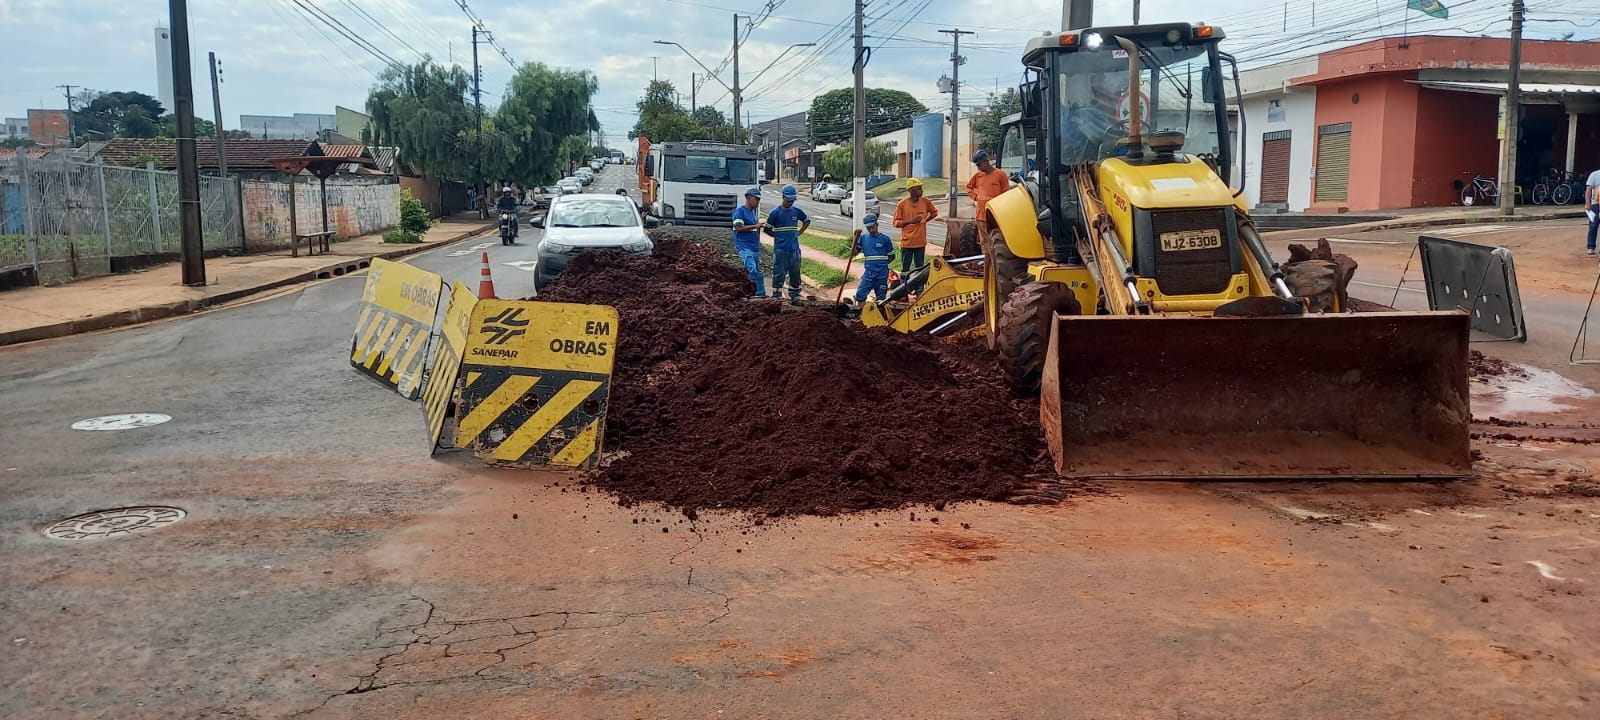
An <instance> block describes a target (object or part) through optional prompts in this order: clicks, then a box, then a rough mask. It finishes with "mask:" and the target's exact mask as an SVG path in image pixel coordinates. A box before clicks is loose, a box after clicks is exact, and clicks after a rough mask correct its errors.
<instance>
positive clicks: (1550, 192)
mask: <svg viewBox="0 0 1600 720" xmlns="http://www.w3.org/2000/svg"><path fill="white" fill-rule="evenodd" d="M1528 199H1529V200H1530V201H1532V202H1533V204H1535V205H1543V204H1545V203H1553V204H1555V205H1570V204H1572V203H1575V202H1579V201H1581V200H1582V199H1583V178H1581V177H1578V176H1577V175H1574V174H1572V173H1570V172H1567V171H1565V170H1559V169H1556V168H1550V169H1549V170H1546V171H1545V172H1544V176H1543V177H1541V178H1539V182H1537V183H1535V184H1534V186H1533V189H1532V190H1531V191H1529V194H1528Z"/></svg>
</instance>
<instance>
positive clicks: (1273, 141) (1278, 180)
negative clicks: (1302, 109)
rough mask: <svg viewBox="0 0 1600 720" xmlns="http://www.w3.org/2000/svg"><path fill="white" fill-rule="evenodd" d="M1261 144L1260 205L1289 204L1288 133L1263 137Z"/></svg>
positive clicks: (1281, 131)
mask: <svg viewBox="0 0 1600 720" xmlns="http://www.w3.org/2000/svg"><path fill="white" fill-rule="evenodd" d="M1261 140H1262V143H1261V203H1262V204H1264V205H1265V204H1275V205H1286V204H1288V203H1289V131H1288V130H1279V131H1278V132H1270V133H1267V134H1266V135H1263V136H1262V138H1261Z"/></svg>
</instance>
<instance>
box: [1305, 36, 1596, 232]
mask: <svg viewBox="0 0 1600 720" xmlns="http://www.w3.org/2000/svg"><path fill="white" fill-rule="evenodd" d="M1510 52H1511V50H1510V41H1509V40H1507V39H1505V38H1469V37H1441V36H1420V37H1410V38H1384V39H1381V40H1374V41H1372V42H1368V43H1362V44H1360V45H1355V46H1351V47H1347V48H1342V49H1339V50H1333V51H1329V52H1325V53H1322V54H1321V55H1320V56H1318V58H1317V71H1316V73H1315V74H1313V75H1309V76H1305V77H1299V78H1295V79H1294V80H1293V81H1292V83H1291V84H1292V85H1294V86H1302V87H1314V88H1315V92H1316V121H1315V124H1316V132H1315V138H1314V143H1315V146H1314V147H1315V150H1314V155H1313V157H1314V167H1313V169H1312V173H1313V180H1312V198H1311V200H1312V202H1311V209H1312V210H1313V211H1316V210H1324V211H1337V210H1353V211H1364V210H1378V209H1385V208H1405V207H1423V206H1442V205H1451V204H1459V203H1460V202H1461V187H1462V184H1463V183H1466V182H1470V180H1471V179H1472V177H1473V175H1474V174H1482V175H1483V176H1485V177H1497V176H1498V175H1499V158H1500V142H1501V140H1500V135H1501V133H1500V131H1499V118H1500V110H1499V107H1500V103H1501V101H1502V99H1503V97H1504V95H1505V91H1506V85H1507V80H1508V76H1509V73H1508V67H1509V62H1508V61H1509V57H1510ZM1519 84H1520V85H1521V87H1522V89H1523V95H1522V103H1521V105H1522V108H1521V110H1522V115H1521V118H1522V129H1521V140H1520V142H1519V143H1518V147H1517V156H1518V163H1517V172H1516V176H1517V179H1518V182H1519V184H1521V185H1522V186H1523V187H1524V188H1527V187H1531V186H1532V184H1533V182H1534V181H1535V180H1536V179H1537V178H1538V177H1539V176H1540V174H1541V173H1542V172H1543V171H1545V170H1546V169H1549V168H1556V169H1562V170H1568V171H1574V172H1580V173H1585V174H1586V173H1588V172H1589V171H1590V170H1593V169H1595V168H1600V43H1590V42H1563V41H1549V40H1530V41H1524V42H1523V45H1522V67H1521V77H1520V80H1519Z"/></svg>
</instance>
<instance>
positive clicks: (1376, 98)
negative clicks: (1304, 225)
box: [1312, 73, 1418, 211]
mask: <svg viewBox="0 0 1600 720" xmlns="http://www.w3.org/2000/svg"><path fill="white" fill-rule="evenodd" d="M1406 79H1407V78H1406V77H1405V76H1404V75H1403V74H1401V73H1391V74H1387V75H1358V76H1355V77H1352V78H1351V79H1348V80H1340V81H1336V82H1330V83H1326V84H1323V85H1320V86H1318V88H1317V120H1316V124H1317V127H1323V126H1327V125H1335V124H1338V123H1346V122H1347V123H1350V183H1349V193H1348V195H1347V196H1346V199H1345V201H1344V202H1324V203H1318V202H1313V203H1312V207H1313V208H1316V209H1323V210H1337V209H1339V208H1346V209H1349V210H1352V211H1366V210H1379V209H1384V208H1403V207H1409V206H1410V204H1411V185H1412V174H1411V171H1412V169H1413V167H1414V165H1415V155H1416V151H1417V143H1416V128H1417V101H1418V88H1417V86H1416V85H1412V84H1410V83H1407V82H1406ZM1313 157H1315V156H1314V155H1313ZM1314 188H1315V184H1314V183H1313V196H1314V193H1315V190H1314Z"/></svg>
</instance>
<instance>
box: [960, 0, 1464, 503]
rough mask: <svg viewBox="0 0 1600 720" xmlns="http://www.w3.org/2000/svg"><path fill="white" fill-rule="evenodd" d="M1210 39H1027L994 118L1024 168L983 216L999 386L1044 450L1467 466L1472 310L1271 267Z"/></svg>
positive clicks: (1108, 31)
mask: <svg viewBox="0 0 1600 720" xmlns="http://www.w3.org/2000/svg"><path fill="white" fill-rule="evenodd" d="M1222 39H1223V33H1222V31H1221V29H1219V28H1216V27H1212V26H1210V25H1189V24H1158V25H1140V26H1133V27H1105V28H1091V29H1082V30H1075V31H1069V32H1063V33H1060V34H1056V35H1048V36H1043V37H1037V38H1034V39H1032V40H1030V41H1029V42H1028V45H1027V49H1026V51H1025V54H1024V57H1023V64H1024V66H1025V67H1026V72H1027V75H1026V81H1025V83H1024V85H1023V87H1022V89H1021V90H1022V113H1021V115H1020V116H1019V117H1017V118H1016V119H1015V121H1014V122H1011V123H1009V124H1008V125H1006V127H1004V128H1003V130H1002V134H1001V145H1002V149H1001V152H1000V167H1001V168H1002V169H1004V170H1007V171H1011V172H1014V173H1015V175H1014V178H1015V179H1016V180H1017V181H1018V182H1017V183H1016V185H1015V186H1014V187H1013V188H1012V189H1011V190H1009V191H1008V192H1006V193H1005V194H1003V195H1001V196H1000V197H997V198H995V199H993V200H990V201H989V202H988V204H987V208H986V211H985V217H984V218H982V220H984V223H983V226H986V227H987V228H988V234H987V237H985V238H983V239H982V240H983V244H984V253H985V260H986V262H985V272H984V294H985V299H984V325H985V329H986V332H987V336H988V339H989V343H990V346H991V348H992V349H994V350H996V351H997V352H998V353H999V354H1000V356H1001V357H1002V359H1003V364H1004V366H1005V367H1006V368H1007V373H1008V378H1009V379H1010V380H1011V381H1012V384H1013V386H1014V387H1015V388H1017V389H1018V390H1019V391H1021V392H1038V393H1040V406H1041V411H1040V416H1041V422H1042V424H1043V426H1044V432H1045V435H1046V441H1047V444H1048V446H1049V448H1050V452H1051V455H1052V456H1053V458H1054V460H1055V465H1056V469H1057V471H1058V472H1059V473H1060V474H1061V475H1064V476H1068V477H1123V478H1169V479H1179V478H1306V477H1312V478H1338V477H1350V478H1439V477H1459V476H1463V475H1465V474H1467V473H1468V472H1469V471H1470V450H1469V447H1468V423H1469V421H1470V411H1469V408H1468V391H1467V367H1466V364H1467V341H1468V333H1469V319H1468V317H1467V316H1466V315H1465V314H1464V313H1438V312H1384V313H1359V314H1357V313H1350V312H1347V311H1346V310H1347V309H1346V308H1343V307H1340V302H1339V300H1338V298H1339V297H1340V295H1339V294H1333V295H1330V294H1328V293H1327V292H1326V291H1327V288H1325V287H1324V288H1310V287H1304V286H1302V287H1291V283H1297V284H1301V285H1304V283H1303V282H1300V281H1298V280H1297V279H1296V277H1297V276H1302V277H1303V276H1310V275H1311V274H1307V273H1290V274H1289V277H1288V279H1286V277H1285V273H1284V272H1283V269H1282V268H1280V267H1279V265H1278V264H1277V263H1276V262H1275V261H1274V260H1273V259H1272V256H1271V255H1270V253H1269V252H1268V251H1267V248H1266V245H1265V243H1264V242H1263V241H1262V239H1261V237H1260V235H1258V234H1257V232H1256V230H1255V227H1254V225H1253V224H1252V223H1251V221H1250V217H1249V214H1248V208H1247V203H1246V201H1245V199H1244V198H1243V196H1242V192H1240V191H1235V190H1233V189H1232V188H1231V187H1230V175H1231V174H1232V166H1233V164H1234V154H1233V148H1232V147H1231V142H1230V134H1231V129H1230V124H1229V116H1228V107H1227V93H1226V86H1227V85H1228V83H1227V82H1225V81H1226V80H1228V79H1232V80H1233V87H1235V88H1236V87H1237V84H1238V71H1237V67H1236V64H1235V62H1234V60H1233V58H1232V57H1231V56H1227V55H1226V54H1225V53H1222V52H1220V51H1219V48H1218V43H1219V42H1220V41H1221V40H1222ZM1224 63H1226V65H1227V66H1228V67H1229V68H1230V69H1231V70H1232V73H1231V78H1230V76H1225V75H1224V74H1223V67H1224ZM1239 137H1245V133H1244V131H1243V128H1241V130H1240V132H1239ZM1237 185H1238V186H1240V187H1243V185H1244V183H1243V182H1242V180H1241V181H1240V182H1238V183H1237Z"/></svg>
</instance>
